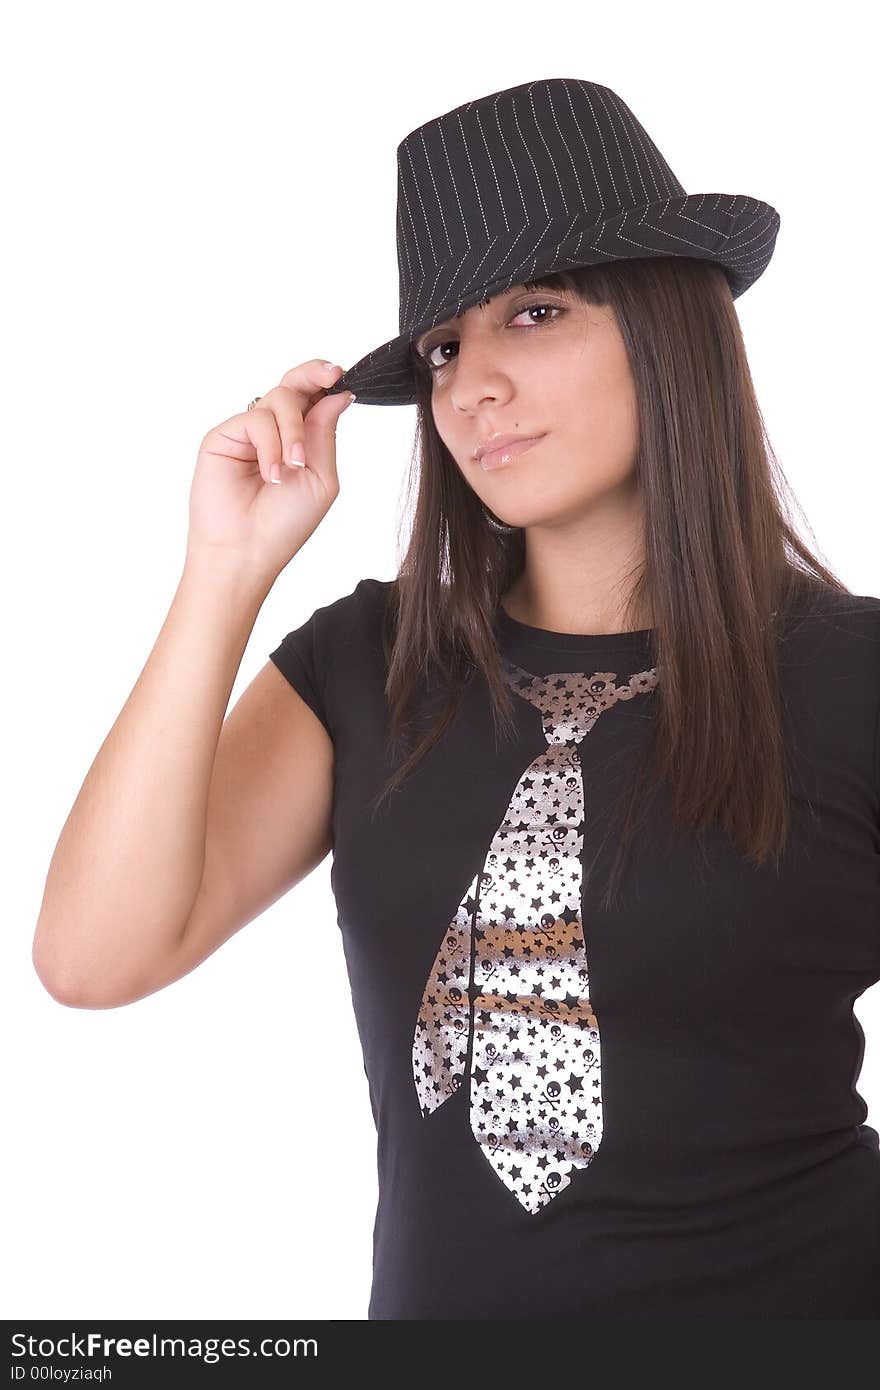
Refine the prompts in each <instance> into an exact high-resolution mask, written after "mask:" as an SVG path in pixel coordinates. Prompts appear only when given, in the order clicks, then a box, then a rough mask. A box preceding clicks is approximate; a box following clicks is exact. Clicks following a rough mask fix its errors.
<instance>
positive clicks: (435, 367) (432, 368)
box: [416, 299, 567, 376]
mask: <svg viewBox="0 0 880 1390" xmlns="http://www.w3.org/2000/svg"><path fill="white" fill-rule="evenodd" d="M533 309H550V310H551V311H552V313H553V314H554V315H555V316H556V317H554V318H549V317H548V318H546V319H542V320H541V322H540V323H532V324H528V325H526V326H525V329H524V331H525V332H527V333H529V332H532V331H533V330H534V329H536V328H544V327H545V326H546V325H548V324H551V323H555V322H556V318H557V317H558V316H559V315H560V314H564V313H566V312H567V311H566V310H565V309H564V308H562V307H561V306H560V305H559V304H548V303H546V301H545V300H543V299H535V300H532V301H531V302H530V303H528V304H521V305H520V306H519V308H518V309H516V311H515V312H514V313H513V314H512V315H511V319H516V318H519V316H520V314H527V313H530V312H531V310H533ZM452 342H455V339H454V338H441V339H439V340H438V341H437V342H436V343H431V344H430V345H429V346H428V347H425V348H424V349H423V350H422V351H421V352H417V353H416V357H417V358H418V360H419V362H420V363H421V364H422V365H423V366H424V367H427V369H428V371H429V372H430V373H431V375H432V376H433V375H434V374H436V373H437V372H438V371H439V370H440V368H441V367H446V366H448V365H449V360H447V361H446V362H437V363H434V362H432V361H431V360H430V359H431V355H432V354H433V353H435V352H436V351H437V349H438V348H441V347H446V346H447V344H448V343H452Z"/></svg>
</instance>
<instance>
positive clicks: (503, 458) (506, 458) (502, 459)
mask: <svg viewBox="0 0 880 1390" xmlns="http://www.w3.org/2000/svg"><path fill="white" fill-rule="evenodd" d="M543 438H544V436H543V434H536V435H534V436H533V437H532V438H531V439H518V440H517V441H516V443H515V444H502V446H501V448H500V449H490V450H489V452H488V453H487V454H483V457H482V458H481V459H480V467H481V468H501V467H503V466H504V464H505V463H510V462H511V461H512V460H513V459H515V458H518V457H519V455H520V454H524V453H525V452H526V450H527V449H531V448H532V447H533V446H534V445H535V444H537V443H538V441H539V440H541V439H543Z"/></svg>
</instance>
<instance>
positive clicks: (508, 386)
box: [414, 285, 638, 527]
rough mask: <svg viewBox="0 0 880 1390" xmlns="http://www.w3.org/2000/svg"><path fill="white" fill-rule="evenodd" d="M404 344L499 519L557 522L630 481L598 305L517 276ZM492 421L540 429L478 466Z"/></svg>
mask: <svg viewBox="0 0 880 1390" xmlns="http://www.w3.org/2000/svg"><path fill="white" fill-rule="evenodd" d="M537 306H547V307H537ZM414 347H415V349H416V351H417V352H419V353H420V354H421V355H422V357H424V358H425V359H426V362H425V365H426V366H430V368H431V369H432V408H433V414H434V422H435V425H436V428H437V431H438V433H439V435H440V438H441V439H442V440H443V443H444V444H445V445H446V447H447V449H448V450H449V452H450V454H451V455H452V457H453V459H454V460H455V462H456V463H457V465H458V467H459V468H460V470H461V472H462V475H463V477H464V478H465V480H466V481H467V482H468V483H469V485H470V486H471V487H472V488H473V490H474V491H475V492H476V493H477V495H478V496H479V497H480V498H481V499H482V501H483V502H485V504H486V506H487V507H489V508H490V510H491V511H492V512H493V513H494V514H495V515H496V516H497V517H498V518H499V519H500V520H501V521H504V522H506V523H507V524H508V525H510V526H535V525H549V526H551V527H552V526H554V525H557V524H560V523H561V524H563V525H565V524H568V523H571V522H572V521H575V520H577V519H578V518H580V517H582V516H584V515H585V514H586V513H589V512H591V511H595V510H597V509H599V510H601V508H602V504H603V503H607V502H608V501H609V500H611V499H612V497H614V496H615V495H617V496H618V497H620V496H624V495H627V496H628V495H629V494H630V493H631V492H632V490H633V487H634V470H635V460H636V454H637V450H638V415H637V407H636V395H635V387H634V383H633V379H632V374H631V371H630V366H629V359H628V357H627V353H626V348H625V346H624V342H623V338H622V336H621V333H620V330H619V328H618V325H617V319H616V316H615V314H614V311H613V310H612V309H611V308H610V307H605V306H595V305H591V304H585V303H584V302H583V301H582V300H580V299H578V298H577V297H576V296H575V295H574V294H573V293H572V292H571V291H567V290H547V289H537V290H535V289H531V290H529V289H527V288H526V287H525V286H524V285H517V286H514V288H513V289H510V290H506V291H505V292H504V293H503V294H500V295H498V296H496V297H495V298H494V299H492V300H490V301H489V302H488V304H485V305H474V306H473V307H472V308H470V309H468V310H466V311H465V313H464V314H463V315H462V316H461V318H460V319H458V320H451V321H449V322H447V324H446V326H445V327H444V326H443V325H437V326H436V327H434V328H432V329H429V330H428V331H427V332H426V333H424V334H422V335H421V336H420V338H419V339H417V340H416V342H415V343H414ZM495 433H503V434H521V435H541V436H543V437H542V438H541V439H540V440H539V442H538V443H537V444H536V445H534V447H533V448H531V449H529V450H528V451H527V452H525V453H523V454H521V455H520V456H519V457H514V458H513V459H512V461H511V462H510V463H507V464H503V465H502V466H501V467H499V468H494V469H490V470H484V469H483V468H482V467H481V466H480V463H479V461H478V460H477V459H476V458H475V451H476V449H477V447H478V445H480V444H481V443H484V442H485V441H486V439H487V438H488V436H489V435H491V434H495Z"/></svg>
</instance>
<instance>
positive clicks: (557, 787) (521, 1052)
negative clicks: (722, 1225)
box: [412, 661, 657, 1215]
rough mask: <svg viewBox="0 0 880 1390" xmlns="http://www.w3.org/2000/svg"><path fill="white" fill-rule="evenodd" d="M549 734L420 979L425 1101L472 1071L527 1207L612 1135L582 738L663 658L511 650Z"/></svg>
mask: <svg viewBox="0 0 880 1390" xmlns="http://www.w3.org/2000/svg"><path fill="white" fill-rule="evenodd" d="M505 679H506V680H507V682H508V684H509V685H510V687H511V689H512V690H514V691H515V692H516V694H517V695H519V696H521V697H522V698H523V699H524V700H526V701H527V702H528V703H529V704H530V705H532V706H533V707H534V708H535V709H537V711H538V712H539V714H540V716H541V720H542V726H543V730H544V734H545V737H546V739H547V743H548V747H547V748H545V749H544V750H543V752H541V753H540V754H539V755H538V756H537V757H536V758H534V759H533V761H532V762H531V763H529V764H528V766H527V767H526V768H525V769H524V770H523V772H522V774H521V775H520V777H519V778H518V780H517V783H516V786H515V787H514V789H513V793H512V795H511V797H510V800H509V802H508V805H507V809H506V810H505V812H504V815H503V817H502V819H501V822H500V824H499V825H498V828H497V830H496V831H495V833H494V835H493V836H492V839H491V842H490V844H489V846H488V850H487V853H486V857H485V860H484V862H483V867H482V868H481V869H480V871H479V872H478V873H477V874H476V875H475V877H474V878H473V880H472V881H471V883H470V884H469V885H468V888H467V890H466V892H465V894H464V896H463V898H462V900H461V902H460V904H459V907H458V909H457V911H456V913H455V916H454V917H453V919H452V921H451V922H450V923H449V925H448V927H447V928H446V931H445V933H444V937H443V941H442V942H441V945H440V948H439V950H438V952H437V955H436V957H435V960H434V964H433V967H432V969H431V972H430V974H429V976H428V980H427V983H426V985H425V989H424V993H423V995H422V1002H421V1007H420V1009H419V1014H418V1018H417V1020H416V1026H415V1034H414V1038H413V1046H412V1067H413V1078H414V1081H415V1087H416V1093H417V1096H418V1100H419V1105H420V1107H421V1112H422V1117H423V1119H424V1120H428V1119H429V1117H430V1115H431V1114H432V1113H433V1112H434V1111H435V1110H437V1109H438V1108H439V1107H440V1106H441V1105H442V1104H443V1103H444V1101H446V1100H448V1099H449V1097H450V1096H452V1095H454V1094H455V1093H456V1092H457V1091H458V1090H459V1089H461V1087H463V1086H464V1085H465V1084H466V1083H468V1089H469V1098H468V1113H469V1118H470V1127H471V1131H472V1133H473V1136H474V1138H475V1140H476V1142H477V1143H478V1144H479V1145H480V1147H481V1149H482V1151H483V1154H484V1155H485V1157H486V1159H487V1160H488V1162H489V1164H490V1165H491V1168H492V1169H493V1170H494V1172H495V1175H496V1177H497V1178H499V1179H500V1181H501V1182H502V1183H503V1184H504V1185H505V1187H506V1188H507V1189H508V1190H509V1191H510V1192H511V1193H512V1194H513V1196H514V1197H515V1198H516V1200H517V1201H518V1202H519V1203H520V1205H521V1207H523V1208H524V1209H525V1210H526V1211H527V1212H528V1213H529V1214H531V1215H534V1214H536V1213H538V1212H539V1211H541V1209H542V1208H543V1207H545V1206H546V1205H547V1204H548V1203H549V1202H550V1201H552V1199H553V1198H554V1197H555V1196H556V1195H557V1194H558V1193H560V1192H562V1191H563V1190H564V1189H565V1188H566V1187H567V1186H568V1185H569V1183H570V1182H571V1177H570V1176H569V1175H570V1173H571V1172H572V1170H573V1169H575V1168H585V1167H586V1166H587V1165H588V1164H589V1163H590V1162H591V1160H592V1158H593V1157H594V1155H595V1153H596V1150H597V1149H598V1147H599V1144H600V1142H601V1139H602V1088H601V1038H600V1033H599V1022H598V1019H597V1018H596V1016H595V1013H594V1011H593V1006H592V1003H591V1000H590V971H589V964H588V960H587V941H586V939H585V932H584V930H583V926H582V922H581V911H582V909H581V892H582V886H583V884H582V868H581V854H582V849H583V835H584V824H585V800H584V785H583V770H582V765H581V759H580V756H579V754H578V752H577V747H576V745H577V744H578V743H579V742H580V740H581V739H582V738H583V737H584V736H585V735H586V734H587V733H589V731H590V729H592V728H593V726H594V725H595V723H596V720H597V719H598V718H599V716H600V715H601V714H603V713H606V712H607V711H609V710H611V709H612V708H613V707H614V705H616V704H617V703H618V702H619V701H626V700H631V699H633V698H634V697H635V696H636V695H639V694H642V693H646V692H648V691H650V690H652V689H653V688H654V686H655V685H656V683H657V672H656V669H652V670H649V671H640V672H639V673H638V674H637V675H634V676H631V677H630V678H629V680H627V681H626V682H623V683H621V684H620V685H618V684H616V674H615V673H614V672H610V671H597V672H593V673H592V674H587V675H585V674H583V673H582V672H554V673H552V674H550V675H535V674H534V673H533V672H530V671H526V670H524V669H523V668H522V667H521V666H517V665H515V664H514V663H513V662H509V661H506V662H505Z"/></svg>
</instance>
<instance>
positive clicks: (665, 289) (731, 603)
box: [373, 257, 851, 906]
mask: <svg viewBox="0 0 880 1390" xmlns="http://www.w3.org/2000/svg"><path fill="white" fill-rule="evenodd" d="M529 284H530V285H539V286H541V287H542V288H548V289H554V288H555V289H560V290H568V291H569V292H571V293H573V294H574V295H575V296H577V297H579V298H580V299H581V300H583V301H584V302H586V303H588V304H593V305H607V306H611V307H612V308H613V310H614V312H615V314H616V316H617V322H618V325H619V328H620V331H621V333H622V336H623V338H624V341H625V343H626V348H627V352H628V355H629V362H630V367H631V370H632V373H633V378H634V382H635V389H636V392H637V401H638V414H639V446H638V456H637V460H636V469H637V476H638V480H639V485H640V488H641V494H642V496H641V500H642V503H643V517H644V564H643V566H640V567H639V569H638V570H637V571H636V572H634V574H633V576H631V577H632V579H633V583H632V586H631V588H630V591H629V596H628V600H627V602H626V606H625V612H626V614H627V624H628V626H632V614H633V613H634V612H636V613H640V612H648V611H650V613H651V616H652V618H653V623H654V626H653V629H652V631H651V635H650V651H651V656H650V660H649V666H654V667H657V669H658V683H657V686H656V687H655V688H654V690H652V691H651V692H650V694H649V695H647V696H646V699H649V700H651V701H652V702H654V705H653V708H652V712H653V709H656V718H654V719H652V720H650V721H649V725H650V730H649V736H648V739H647V741H646V745H645V748H644V751H643V754H642V756H641V758H640V761H639V765H638V767H637V769H636V771H637V773H638V776H637V777H633V778H632V780H631V782H630V785H629V793H628V797H627V798H626V810H625V816H624V825H623V832H622V835H621V838H620V842H619V849H618V855H617V859H616V861H615V865H614V870H613V873H612V876H611V880H610V882H609V886H608V890H607V892H606V894H605V895H604V898H603V902H604V904H605V905H606V906H608V905H609V904H610V902H611V900H612V895H613V892H614V888H615V885H616V884H617V882H618V880H619V874H620V871H621V870H622V866H623V863H624V861H625V858H626V855H627V852H628V849H629V845H630V842H631V838H632V835H633V834H634V833H635V830H636V829H637V827H638V820H637V818H636V812H637V811H638V810H639V809H640V810H641V812H642V814H644V812H645V811H646V809H647V805H648V802H649V800H650V798H651V796H652V795H653V794H654V793H655V792H656V790H657V787H658V786H659V785H660V783H661V782H666V783H667V785H668V786H669V789H670V793H671V795H670V811H671V814H672V817H673V820H674V821H675V824H676V826H677V827H678V829H679V830H681V831H685V832H687V831H690V832H691V833H693V834H695V835H700V834H701V833H702V832H703V830H704V829H706V828H707V827H708V826H709V825H710V823H711V822H713V821H714V820H715V819H716V818H717V820H718V821H720V823H721V824H722V825H723V826H724V827H725V828H726V830H727V832H728V834H729V835H730V836H731V838H732V839H733V840H734V841H735V842H736V843H737V844H738V845H739V847H740V849H741V850H742V852H743V854H744V855H745V856H746V857H747V858H749V859H750V860H751V862H752V863H753V864H755V865H761V864H762V863H764V862H765V861H766V860H767V859H769V858H770V857H771V856H772V857H773V858H774V860H775V861H776V863H777V865H778V861H779V858H780V856H781V854H782V852H783V850H784V848H785V844H786V841H787V838H788V831H789V828H790V807H789V800H788V797H789V782H788V768H787V762H786V759H787V754H788V751H789V750H788V749H787V746H786V739H785V734H784V727H783V712H782V699H781V690H780V680H779V671H778V651H777V642H776V639H777V636H778V632H779V630H780V628H781V625H782V624H783V623H784V622H785V621H786V619H787V617H788V616H790V613H791V611H792V607H793V605H794V603H795V602H797V603H798V605H799V606H800V607H801V608H802V607H803V605H802V600H806V601H807V602H808V603H809V600H810V599H811V598H812V599H818V598H819V597H820V596H821V595H822V594H823V593H827V591H828V589H829V588H831V589H834V590H836V591H837V592H839V593H844V594H848V593H850V592H851V591H850V590H849V589H847V588H846V586H845V585H844V584H843V583H842V582H841V581H840V580H839V579H838V578H837V577H836V576H835V575H833V574H832V573H831V571H830V570H829V569H827V568H826V567H825V565H824V564H822V563H821V562H820V561H819V560H818V559H817V558H816V556H815V555H814V554H813V553H812V551H811V550H810V549H809V548H808V547H807V546H806V545H805V544H804V543H803V541H801V540H800V539H799V537H798V536H797V535H796V534H795V530H794V527H793V525H792V524H791V521H790V517H791V514H792V510H793V509H794V508H795V507H797V510H798V512H799V513H800V507H799V506H798V504H797V503H796V501H795V499H794V497H793V494H792V493H791V490H790V488H789V486H788V484H787V482H786V480H785V478H784V475H783V473H782V469H781V467H780V465H779V462H778V459H777V458H776V455H775V453H774V451H773V448H772V446H771V444H770V442H769V439H768V437H767V432H766V429H765V425H764V420H763V417H762V415H761V411H760V409H759V406H758V402H757V399H756V396H755V390H754V384H753V382H752V377H751V372H750V370H749V365H748V361H747V358H746V351H745V346H744V343H743V337H742V332H741V329H740V323H739V318H738V316H737V313H736V307H735V304H734V300H733V296H732V294H731V290H730V285H729V283H728V280H727V277H726V275H725V273H724V271H723V270H722V268H721V267H720V266H718V265H716V264H714V263H712V262H710V261H704V260H698V259H693V258H685V257H668V258H666V257H664V258H646V259H640V260H629V261H616V262H612V263H609V264H607V265H598V266H586V267H579V268H577V269H575V270H572V271H563V272H560V273H557V274H555V275H551V276H549V277H545V278H544V279H541V280H538V281H530V282H529ZM411 355H412V360H413V368H414V372H415V378H416V390H417V408H418V423H417V429H416V436H415V441H414V447H413V458H412V461H411V462H412V465H413V468H414V470H415V477H413V475H412V474H411V475H410V484H409V487H410V493H411V491H412V490H413V488H414V486H415V485H416V484H417V496H416V499H415V506H414V510H413V515H412V527H411V532H410V536H409V543H408V547H407V550H406V554H405V556H404V559H403V562H402V564H401V566H400V569H399V572H398V575H397V578H396V579H395V580H394V582H393V583H392V584H391V586H390V588H389V599H388V603H387V606H386V610H385V624H384V627H383V645H384V651H385V658H386V661H387V662H388V674H387V679H386V684H385V693H386V697H387V700H388V703H389V709H390V714H391V718H390V733H389V739H390V744H391V745H393V746H394V747H400V746H401V745H402V744H403V743H404V742H405V741H406V742H413V741H415V747H414V748H413V749H412V751H411V752H410V753H409V754H408V756H406V757H405V758H404V760H403V761H402V762H401V763H400V764H399V765H398V766H397V767H396V768H395V769H394V771H393V773H392V775H391V776H390V777H389V778H388V780H387V781H386V783H385V786H384V787H383V788H382V790H381V792H380V794H379V796H378V797H377V798H376V800H375V801H374V803H373V815H374V816H375V814H376V811H377V810H378V807H379V805H380V804H381V803H382V802H383V801H385V800H386V799H387V798H388V797H389V796H390V795H391V794H392V793H393V792H394V791H396V790H397V788H398V787H399V786H400V784H401V782H403V781H404V779H405V778H406V777H408V776H409V774H410V773H411V772H412V770H413V769H414V768H415V766H416V765H417V764H418V763H419V762H421V760H422V759H423V758H424V757H425V755H426V754H427V753H428V751H429V750H430V749H431V748H432V747H434V746H435V744H437V743H438V742H439V740H440V739H441V738H442V737H443V735H444V733H445V732H446V730H447V728H448V727H449V725H450V724H451V722H452V721H453V720H454V718H455V716H456V714H457V712H458V709H459V705H460V703H461V700H462V698H463V695H464V693H465V688H466V687H467V685H468V684H469V683H470V682H471V681H472V680H473V679H475V678H476V679H482V680H483V681H484V682H485V686H486V688H487V690H488V692H489V697H490V702H491V709H492V717H493V724H494V727H495V731H496V738H497V734H498V730H499V726H500V727H501V729H502V731H503V735H504V736H505V737H510V736H511V735H512V734H513V731H514V727H515V720H514V717H513V697H512V695H511V693H510V691H509V689H508V687H507V685H506V684H505V682H504V679H503V676H502V669H501V654H500V652H499V648H498V645H497V642H496V638H495V633H494V631H493V619H494V615H495V610H496V607H497V604H498V602H499V599H500V598H501V596H502V595H504V594H506V592H507V590H508V589H509V587H510V585H511V584H512V583H513V581H514V579H516V577H517V576H518V575H519V574H520V573H521V572H522V571H523V568H524V565H525V555H526V549H525V534H524V531H523V530H522V529H516V530H514V531H512V532H509V533H507V532H503V531H501V530H499V529H497V527H496V526H493V524H492V521H491V519H490V514H488V513H487V511H486V509H485V507H484V505H483V503H482V501H481V500H480V499H479V498H478V497H477V495H476V493H475V492H474V490H473V489H472V488H471V487H470V486H469V485H468V484H467V482H466V481H465V480H464V478H463V476H462V474H461V471H460V469H459V468H458V466H457V464H456V463H455V460H454V459H453V458H452V456H451V454H450V453H449V451H448V450H447V448H446V447H445V445H444V444H443V442H442V440H441V439H440V436H439V434H438V433H437V429H436V426H435V424H434V418H433V412H432V406H431V395H432V381H431V374H430V371H429V369H428V367H427V366H426V364H425V363H424V361H423V360H422V359H421V358H420V357H419V356H418V355H417V354H416V353H415V351H414V349H411ZM496 520H497V518H496ZM810 534H811V535H812V534H813V533H812V530H810ZM814 540H815V538H814ZM646 600H647V603H648V605H649V607H647V608H645V607H643V605H644V604H645V601H646ZM432 678H433V679H434V680H435V681H436V682H437V684H438V688H439V689H441V690H445V692H446V703H445V707H444V708H443V710H442V711H441V713H440V716H439V718H437V719H435V721H434V723H433V726H432V727H430V728H428V730H427V731H426V732H425V733H424V735H423V737H422V738H421V740H420V741H416V739H417V735H416V734H415V729H416V724H417V713H416V706H417V705H418V703H419V698H420V695H424V694H425V693H426V692H427V690H428V688H429V685H430V681H431V679H432ZM756 768H759V769H760V776H756V775H755V769H756ZM621 801H622V798H621V800H619V801H618V807H619V806H620V804H621Z"/></svg>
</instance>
